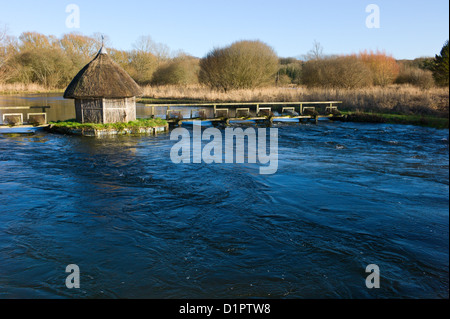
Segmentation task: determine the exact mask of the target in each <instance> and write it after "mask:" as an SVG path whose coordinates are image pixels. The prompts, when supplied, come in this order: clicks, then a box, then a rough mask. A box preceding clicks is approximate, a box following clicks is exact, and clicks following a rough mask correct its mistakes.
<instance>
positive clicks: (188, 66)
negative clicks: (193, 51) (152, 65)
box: [152, 56, 200, 85]
mask: <svg viewBox="0 0 450 319" xmlns="http://www.w3.org/2000/svg"><path fill="white" fill-rule="evenodd" d="M199 70H200V66H199V60H198V59H196V58H193V57H189V56H180V57H177V58H175V59H173V60H171V61H169V62H167V63H165V64H162V65H161V66H160V67H159V68H158V69H157V70H156V72H155V73H154V74H153V79H152V84H155V85H188V84H198V73H199Z"/></svg>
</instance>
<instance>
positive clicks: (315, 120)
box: [314, 115, 319, 124]
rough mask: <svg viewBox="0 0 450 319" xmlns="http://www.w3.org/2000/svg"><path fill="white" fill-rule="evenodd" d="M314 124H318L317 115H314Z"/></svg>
mask: <svg viewBox="0 0 450 319" xmlns="http://www.w3.org/2000/svg"><path fill="white" fill-rule="evenodd" d="M314 122H315V123H316V124H319V116H318V115H314Z"/></svg>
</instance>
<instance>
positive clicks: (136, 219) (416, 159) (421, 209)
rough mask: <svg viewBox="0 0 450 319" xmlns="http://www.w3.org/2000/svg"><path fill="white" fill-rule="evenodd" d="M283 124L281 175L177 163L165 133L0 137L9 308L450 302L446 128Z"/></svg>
mask: <svg viewBox="0 0 450 319" xmlns="http://www.w3.org/2000/svg"><path fill="white" fill-rule="evenodd" d="M55 99H57V98H55ZM41 105H42V104H41ZM70 106H71V107H73V106H72V104H70ZM57 111H58V110H57V108H56V107H55V108H54V112H57ZM65 112H67V116H65V115H64V116H61V118H60V119H67V118H71V117H72V118H73V115H71V114H68V113H69V112H72V110H71V108H70V110H66V111H65ZM55 114H56V113H55ZM61 114H63V113H61ZM64 114H66V113H64ZM55 116H56V115H55ZM53 120H54V119H53ZM274 127H277V128H278V133H279V142H278V143H279V149H278V153H279V166H278V171H277V173H276V174H273V175H260V174H259V170H258V168H259V165H258V164H210V165H207V164H204V163H202V164H174V163H172V161H171V160H170V150H171V147H172V146H173V145H174V143H175V141H171V140H170V138H169V137H170V136H169V134H163V135H159V136H123V137H115V138H105V139H98V138H86V137H85V138H82V137H70V136H61V135H53V134H47V133H45V132H42V131H39V130H37V131H36V132H35V134H34V135H15V134H0V203H1V204H0V205H1V208H0V298H15V297H26V298H49V297H50V298H58V297H62V298H73V297H76V298H79V297H82V298H246V297H264V298H448V297H449V290H448V289H449V277H448V274H449V272H448V269H449V212H448V209H449V142H448V140H449V132H448V130H437V129H432V128H423V127H415V126H405V125H384V124H377V125H373V124H357V123H332V122H325V121H324V122H321V123H320V124H319V125H310V124H302V125H298V124H289V123H279V124H275V126H274ZM189 129H190V130H191V128H189ZM0 133H1V132H0ZM69 264H76V265H78V266H79V268H80V276H81V279H80V280H81V282H80V285H81V287H80V289H67V288H66V285H65V280H66V277H67V276H68V273H66V272H65V269H66V266H67V265H69ZM369 264H376V265H378V266H379V268H380V275H381V279H380V288H379V289H368V288H367V287H366V285H365V280H366V277H367V276H368V275H369V274H368V273H366V272H365V269H366V266H367V265H369Z"/></svg>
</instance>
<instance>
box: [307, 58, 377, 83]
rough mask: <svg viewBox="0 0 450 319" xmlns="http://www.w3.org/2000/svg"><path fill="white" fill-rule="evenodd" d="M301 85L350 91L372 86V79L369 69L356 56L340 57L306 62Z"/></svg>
mask: <svg viewBox="0 0 450 319" xmlns="http://www.w3.org/2000/svg"><path fill="white" fill-rule="evenodd" d="M302 83H303V84H305V85H306V86H308V87H327V88H346V89H352V88H360V87H366V86H370V85H372V77H371V72H370V70H369V68H368V67H367V66H366V65H365V64H364V63H363V62H361V61H360V60H359V59H358V58H357V57H356V56H341V57H337V58H324V59H320V60H310V61H308V62H306V63H305V64H304V66H303V69H302Z"/></svg>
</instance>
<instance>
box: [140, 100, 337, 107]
mask: <svg viewBox="0 0 450 319" xmlns="http://www.w3.org/2000/svg"><path fill="white" fill-rule="evenodd" d="M315 104H317V105H320V104H342V101H325V102H324V101H321V102H240V103H196V104H188V103H185V104H144V107H152V106H159V107H168V108H170V107H174V106H175V107H176V106H178V107H180V106H184V107H189V106H192V107H198V106H210V107H213V108H214V107H217V106H241V105H242V106H244V105H254V106H255V107H256V106H258V107H259V106H261V105H300V106H302V105H315Z"/></svg>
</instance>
